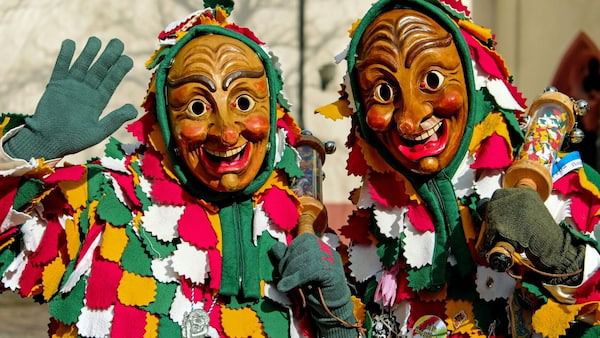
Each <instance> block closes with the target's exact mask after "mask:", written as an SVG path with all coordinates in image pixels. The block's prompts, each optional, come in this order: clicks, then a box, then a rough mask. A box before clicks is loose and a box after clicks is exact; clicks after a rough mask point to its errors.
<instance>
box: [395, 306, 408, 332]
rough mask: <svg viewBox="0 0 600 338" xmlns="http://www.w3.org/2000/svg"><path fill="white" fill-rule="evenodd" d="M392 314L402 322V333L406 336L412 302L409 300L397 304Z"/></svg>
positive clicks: (399, 322)
mask: <svg viewBox="0 0 600 338" xmlns="http://www.w3.org/2000/svg"><path fill="white" fill-rule="evenodd" d="M392 314H393V315H394V318H395V319H396V323H398V324H400V332H399V333H400V335H401V336H405V335H407V334H408V316H409V315H410V303H409V302H408V301H402V302H400V304H396V305H395V306H394V307H393V308H392Z"/></svg>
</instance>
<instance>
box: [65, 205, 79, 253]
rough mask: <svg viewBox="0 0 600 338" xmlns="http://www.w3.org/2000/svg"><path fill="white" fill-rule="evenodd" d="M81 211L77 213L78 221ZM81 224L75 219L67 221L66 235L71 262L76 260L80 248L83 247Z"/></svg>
mask: <svg viewBox="0 0 600 338" xmlns="http://www.w3.org/2000/svg"><path fill="white" fill-rule="evenodd" d="M80 213H81V211H78V212H77V214H76V215H77V219H79V216H80ZM77 224H79V222H76V221H75V219H71V218H68V219H67V220H66V221H65V234H66V238H67V253H68V254H69V260H73V259H75V256H77V253H78V252H79V248H80V247H81V238H79V227H78V226H77Z"/></svg>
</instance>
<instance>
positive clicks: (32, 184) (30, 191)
mask: <svg viewBox="0 0 600 338" xmlns="http://www.w3.org/2000/svg"><path fill="white" fill-rule="evenodd" d="M43 191H44V183H43V182H42V181H40V180H37V179H34V178H32V179H27V180H21V185H20V186H19V189H18V190H17V194H16V195H15V200H14V201H13V209H15V210H18V211H23V209H25V207H27V206H28V205H29V203H30V202H31V200H33V199H34V198H36V197H37V196H39V195H40V194H41V193H42V192H43Z"/></svg>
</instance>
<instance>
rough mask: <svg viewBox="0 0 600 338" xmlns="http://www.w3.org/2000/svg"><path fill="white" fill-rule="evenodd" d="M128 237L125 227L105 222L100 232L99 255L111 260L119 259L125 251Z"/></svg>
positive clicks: (116, 260) (117, 260)
mask: <svg viewBox="0 0 600 338" xmlns="http://www.w3.org/2000/svg"><path fill="white" fill-rule="evenodd" d="M128 241H129V238H128V237H127V233H126V232H125V228H118V227H114V226H112V225H110V224H106V227H105V228H104V233H103V234H102V243H101V244H100V255H101V256H102V257H104V258H106V259H107V260H109V261H112V262H117V263H118V262H119V261H121V256H122V255H123V252H124V251H125V247H126V246H127V242H128Z"/></svg>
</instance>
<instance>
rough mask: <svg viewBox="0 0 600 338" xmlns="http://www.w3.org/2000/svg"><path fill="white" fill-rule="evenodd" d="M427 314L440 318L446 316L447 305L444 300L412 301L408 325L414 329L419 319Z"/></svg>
mask: <svg viewBox="0 0 600 338" xmlns="http://www.w3.org/2000/svg"><path fill="white" fill-rule="evenodd" d="M425 315H434V316H438V317H440V318H446V306H445V304H444V303H443V302H422V301H419V300H416V301H414V302H410V315H409V316H408V327H409V328H410V329H412V328H413V325H414V324H415V322H416V321H417V319H419V318H421V317H423V316H425Z"/></svg>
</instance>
